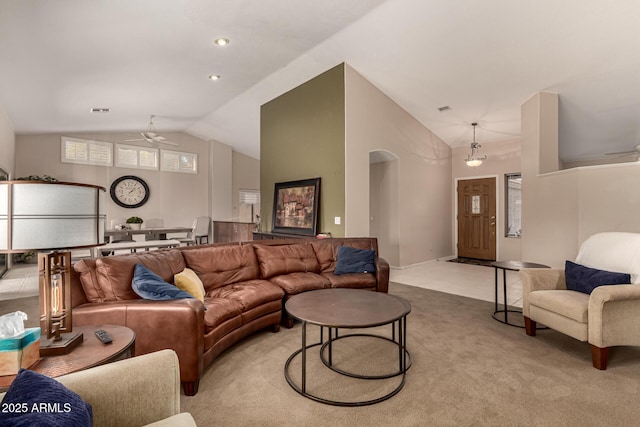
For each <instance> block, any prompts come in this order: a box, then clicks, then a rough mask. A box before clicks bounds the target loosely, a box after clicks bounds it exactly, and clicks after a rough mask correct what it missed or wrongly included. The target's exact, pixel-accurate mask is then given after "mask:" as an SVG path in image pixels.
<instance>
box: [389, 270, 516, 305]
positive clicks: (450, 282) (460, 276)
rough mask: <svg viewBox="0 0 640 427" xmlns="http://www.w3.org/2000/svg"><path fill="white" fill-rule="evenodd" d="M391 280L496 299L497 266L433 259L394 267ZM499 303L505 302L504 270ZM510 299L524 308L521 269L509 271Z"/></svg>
mask: <svg viewBox="0 0 640 427" xmlns="http://www.w3.org/2000/svg"><path fill="white" fill-rule="evenodd" d="M390 281H391V282H396V283H402V284H405V285H410V286H417V287H420V288H425V289H432V290H435V291H440V292H446V293H449V294H455V295H462V296H466V297H469V298H474V299H480V300H484V301H491V302H493V301H495V269H494V268H492V267H484V266H479V265H469V264H460V263H456V262H448V261H429V262H425V263H422V264H419V265H416V266H412V267H408V268H403V269H396V268H392V269H391V273H390ZM498 287H499V289H498V298H499V299H498V302H499V303H500V304H502V302H503V293H502V271H500V274H499V276H498ZM507 301H508V304H509V305H511V306H514V307H522V282H521V281H520V276H519V275H518V272H517V271H507Z"/></svg>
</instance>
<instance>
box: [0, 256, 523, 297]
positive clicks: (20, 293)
mask: <svg viewBox="0 0 640 427" xmlns="http://www.w3.org/2000/svg"><path fill="white" fill-rule="evenodd" d="M494 274H495V273H494V269H493V268H491V267H482V266H477V265H468V264H459V263H456V262H447V261H429V262H425V263H422V264H419V265H416V266H412V267H407V268H403V269H395V268H393V269H391V273H390V280H391V281H392V282H397V283H402V284H406V285H411V286H417V287H421V288H426V289H433V290H436V291H441V292H447V293H451V294H456V295H463V296H466V297H469V298H475V299H480V300H485V301H494V300H495V291H494V280H495V279H494V278H495V276H494ZM499 286H500V287H499V292H498V295H499V302H500V303H502V298H503V296H502V271H500V275H499ZM33 295H38V269H37V266H35V265H32V264H27V265H25V264H16V265H15V266H14V267H13V268H12V269H11V270H9V271H8V272H7V273H6V274H5V276H4V277H3V278H2V279H0V300H8V299H14V298H20V297H26V296H33ZM507 297H508V303H509V305H512V306H515V307H522V283H521V282H520V278H519V276H518V273H517V272H514V271H507Z"/></svg>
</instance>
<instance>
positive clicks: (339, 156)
mask: <svg viewBox="0 0 640 427" xmlns="http://www.w3.org/2000/svg"><path fill="white" fill-rule="evenodd" d="M344 72H345V71H344V64H340V65H338V66H336V67H334V68H332V69H330V70H328V71H326V72H324V73H322V74H320V75H319V76H317V77H315V78H313V79H311V80H309V81H308V82H306V83H303V84H302V85H300V86H298V87H296V88H294V89H292V90H290V91H289V92H286V93H284V94H283V95H280V96H279V97H277V98H275V99H273V100H271V101H269V102H267V103H266V104H264V105H262V106H261V108H260V193H261V194H260V196H261V197H260V198H261V209H260V211H261V214H262V222H261V228H262V231H266V232H269V231H271V228H272V214H273V191H274V186H275V183H277V182H286V181H297V180H301V179H308V178H316V177H320V178H321V183H320V209H319V216H318V219H319V220H318V232H319V233H326V232H330V233H331V234H332V235H333V236H335V237H343V236H344V221H345V218H344V215H345V83H344V82H345V75H344ZM337 216H339V217H340V218H341V224H340V225H335V224H334V218H335V217H337Z"/></svg>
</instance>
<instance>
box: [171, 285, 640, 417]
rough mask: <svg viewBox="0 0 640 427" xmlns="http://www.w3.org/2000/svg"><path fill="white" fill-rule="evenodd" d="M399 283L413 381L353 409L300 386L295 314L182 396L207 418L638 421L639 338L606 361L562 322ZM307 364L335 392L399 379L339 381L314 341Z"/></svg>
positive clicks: (351, 392)
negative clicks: (508, 317)
mask: <svg viewBox="0 0 640 427" xmlns="http://www.w3.org/2000/svg"><path fill="white" fill-rule="evenodd" d="M390 292H391V293H392V294H394V295H398V296H400V297H403V298H405V299H406V300H408V301H409V302H410V303H411V304H412V312H411V314H410V315H409V318H408V346H409V349H410V351H411V354H412V356H413V366H412V367H411V369H410V370H409V372H408V374H407V381H406V385H405V386H404V388H403V389H402V391H400V393H398V394H397V395H396V396H394V397H392V398H391V399H389V400H387V401H385V402H382V403H379V404H376V405H372V406H365V407H358V408H348V407H333V406H328V405H324V404H321V403H318V402H314V401H312V400H309V399H307V398H304V397H302V396H300V395H299V394H298V393H296V392H295V391H294V390H293V389H292V388H291V387H290V386H289V384H288V383H287V382H286V380H285V378H284V374H283V367H284V363H285V362H286V360H287V358H288V357H289V355H290V354H291V353H292V352H294V351H295V350H296V349H298V348H299V346H300V333H301V327H300V324H296V325H295V326H294V328H293V329H286V328H282V329H281V331H280V332H279V333H276V334H273V333H271V332H268V331H265V332H259V333H257V334H255V335H253V336H251V337H249V338H247V339H245V340H243V341H241V342H240V343H238V344H237V345H236V346H234V347H232V348H231V349H229V350H228V351H226V352H225V353H223V354H222V355H221V356H220V358H219V359H218V360H217V361H215V362H214V363H213V365H211V366H209V367H208V368H207V370H206V371H205V374H204V377H203V378H202V380H201V382H200V391H199V392H198V394H197V395H196V396H195V397H186V396H182V401H181V402H182V410H184V411H189V412H191V413H192V414H193V416H194V417H195V419H196V421H197V422H198V425H200V426H213V425H216V426H218V425H219V426H281V425H300V426H332V427H337V426H432V425H433V426H484V425H509V426H560V425H561V426H602V425H617V426H625V425H637V423H638V420H640V405H638V404H637V396H638V393H639V392H640V348H613V349H612V350H611V353H610V363H609V369H608V370H607V371H598V370H596V369H594V368H593V367H592V366H591V354H590V350H589V346H588V344H586V343H581V342H578V341H576V340H573V339H571V338H569V337H567V336H565V335H562V334H560V333H558V332H555V331H552V330H544V331H539V333H538V336H537V337H536V338H532V337H527V336H526V335H525V333H524V330H522V329H520V328H514V327H511V326H507V325H503V324H502V323H499V322H496V321H495V320H493V319H492V318H491V313H492V312H493V304H492V303H490V302H484V301H479V300H473V299H469V298H465V297H460V296H456V295H450V294H444V293H440V292H436V291H432V290H427V289H421V288H415V287H410V286H405V285H399V284H395V283H392V284H391V285H390ZM312 329H313V328H311V327H310V329H309V331H310V332H311V330H312ZM345 342H346V340H345ZM353 344H354V345H355V344H357V343H355V342H354V343H353ZM363 345H371V343H368V344H363ZM316 348H317V347H316ZM314 353H315V355H316V360H314V358H313V355H314ZM369 356H374V355H373V354H370V353H369V352H367V350H366V347H362V348H359V349H357V350H354V354H351V355H350V356H349V357H354V358H359V359H358V360H357V361H354V362H353V363H354V366H356V365H357V366H358V367H359V368H362V369H363V370H366V369H368V368H367V367H368V366H370V360H371V357H369ZM377 356H379V354H376V357H377ZM334 357H335V356H334ZM382 358H383V359H384V355H382ZM308 363H309V376H308V379H307V381H308V386H309V387H312V388H313V390H314V391H315V392H318V393H325V396H327V397H331V396H342V397H344V396H345V395H347V397H348V398H352V399H357V398H359V397H363V396H364V397H366V396H368V395H371V394H374V393H376V392H381V393H384V392H385V390H387V389H388V388H389V387H394V386H395V385H394V384H390V383H388V382H384V383H383V384H382V385H381V386H380V387H381V388H380V389H376V388H375V387H376V386H375V385H372V384H371V383H370V382H367V381H365V380H350V381H351V382H349V383H348V382H346V381H345V380H344V379H340V380H337V379H336V378H335V376H334V375H333V374H332V373H330V371H328V370H327V368H326V367H324V366H323V365H320V364H319V363H318V362H317V352H316V351H315V350H314V349H312V350H311V351H310V352H309V361H308ZM298 366H299V365H298ZM385 381H387V380H385Z"/></svg>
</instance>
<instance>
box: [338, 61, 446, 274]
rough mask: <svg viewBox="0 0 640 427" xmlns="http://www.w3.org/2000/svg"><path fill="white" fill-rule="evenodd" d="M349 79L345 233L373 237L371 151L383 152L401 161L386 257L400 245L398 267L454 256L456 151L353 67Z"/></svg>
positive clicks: (346, 69) (383, 253)
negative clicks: (453, 156) (394, 227)
mask: <svg viewBox="0 0 640 427" xmlns="http://www.w3.org/2000/svg"><path fill="white" fill-rule="evenodd" d="M345 81H346V83H345V105H346V107H345V116H346V147H345V150H346V152H345V168H346V171H347V172H346V177H345V188H346V190H345V196H346V199H345V200H346V206H345V218H346V221H345V223H346V225H345V234H346V235H347V236H359V235H362V236H366V235H369V234H370V233H371V229H370V227H371V225H370V221H371V216H370V212H369V207H370V197H371V193H372V192H375V191H377V189H375V188H370V176H369V174H370V163H369V156H370V154H369V153H371V152H374V151H378V150H382V151H386V152H390V153H393V155H394V156H395V157H397V159H398V160H397V162H398V164H397V168H398V178H397V179H398V184H397V187H396V188H395V189H394V190H393V191H395V192H396V200H397V202H395V203H396V204H395V205H393V206H392V208H393V209H395V210H396V212H397V222H398V226H397V227H398V235H397V237H396V239H395V240H393V241H389V242H386V243H385V242H383V245H382V248H381V251H380V253H381V255H382V256H383V257H386V256H387V253H385V251H386V248H387V247H388V248H391V250H394V245H396V244H397V245H398V251H397V252H398V256H397V261H398V262H397V264H394V266H396V267H404V266H409V265H413V264H418V263H421V262H424V261H427V260H431V259H435V258H440V257H445V256H449V255H450V254H451V253H452V247H451V233H452V230H451V215H452V198H451V176H452V175H451V148H450V147H449V146H448V145H446V144H445V143H444V142H442V140H440V138H438V137H437V136H435V135H434V134H433V133H432V132H431V131H429V130H428V129H427V128H425V127H424V126H423V125H422V124H420V123H419V122H418V121H417V120H416V119H415V118H414V117H413V116H411V115H410V114H409V113H407V112H406V111H405V110H404V109H402V108H401V107H400V106H399V105H398V104H396V103H395V102H394V101H393V100H391V99H390V98H389V97H387V96H386V95H385V94H384V93H383V92H382V91H380V90H379V89H378V88H376V87H375V86H374V85H373V84H371V83H370V82H369V81H367V80H366V79H365V78H364V77H363V76H361V75H360V74H359V73H358V72H356V71H355V70H354V69H353V68H351V67H350V66H348V65H346V66H345ZM392 203H393V202H392ZM376 237H377V236H376ZM396 242H397V243H396ZM387 245H388V246H387ZM389 255H390V257H392V258H395V254H393V253H390V254H389Z"/></svg>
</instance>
